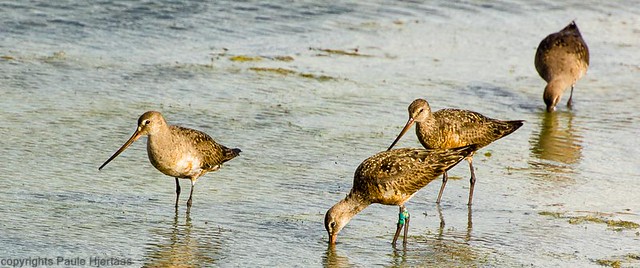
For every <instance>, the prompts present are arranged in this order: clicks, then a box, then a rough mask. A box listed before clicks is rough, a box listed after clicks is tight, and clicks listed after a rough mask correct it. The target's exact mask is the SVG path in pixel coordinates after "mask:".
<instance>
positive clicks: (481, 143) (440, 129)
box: [387, 99, 524, 205]
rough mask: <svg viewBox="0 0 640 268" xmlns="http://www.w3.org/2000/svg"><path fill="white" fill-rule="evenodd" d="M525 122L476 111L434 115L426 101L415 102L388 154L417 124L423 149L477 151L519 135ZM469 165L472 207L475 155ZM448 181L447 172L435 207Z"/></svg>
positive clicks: (447, 111) (447, 112)
mask: <svg viewBox="0 0 640 268" xmlns="http://www.w3.org/2000/svg"><path fill="white" fill-rule="evenodd" d="M523 122H524V121H523V120H514V121H501V120H497V119H493V118H489V117H486V116H484V115H482V114H479V113H476V112H473V111H467V110H459V109H442V110H439V111H436V112H434V113H432V112H431V107H429V103H428V102H427V101H426V100H424V99H416V100H414V101H413V102H412V103H411V105H409V120H408V121H407V124H405V126H404V128H403V129H402V131H401V132H400V134H399V135H398V137H397V138H396V139H395V140H394V141H393V143H392V144H391V146H389V149H387V150H391V148H393V146H394V145H395V144H396V143H397V142H398V141H399V140H400V138H402V135H404V134H405V133H406V132H407V131H408V130H409V129H410V128H411V126H412V125H413V124H414V123H415V124H416V125H417V126H416V135H417V136H418V140H420V143H422V146H424V148H427V149H449V148H456V147H460V146H465V145H470V144H476V145H477V147H476V149H480V148H482V147H485V146H487V145H489V144H490V143H492V142H494V141H495V140H497V139H500V138H502V137H504V136H507V135H509V134H511V133H512V132H514V131H516V130H517V129H518V128H520V127H521V126H522V124H523ZM467 162H469V170H470V171H471V179H470V183H471V186H470V188H469V203H468V204H469V205H471V201H472V200H473V188H474V186H475V183H476V175H475V173H474V171H473V153H471V154H470V155H469V156H468V157H467ZM448 179H449V177H448V175H447V172H444V175H443V176H442V186H441V187H440V192H439V193H438V200H437V201H436V203H440V199H441V198H442V192H443V191H444V187H445V185H446V184H447V180H448Z"/></svg>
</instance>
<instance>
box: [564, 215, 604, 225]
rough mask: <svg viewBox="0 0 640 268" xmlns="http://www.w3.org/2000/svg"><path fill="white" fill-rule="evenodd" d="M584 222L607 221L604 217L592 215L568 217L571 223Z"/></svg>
mask: <svg viewBox="0 0 640 268" xmlns="http://www.w3.org/2000/svg"><path fill="white" fill-rule="evenodd" d="M584 222H593V223H607V221H606V220H605V219H603V218H600V217H595V216H592V215H586V216H576V217H569V223H571V224H581V223H584Z"/></svg>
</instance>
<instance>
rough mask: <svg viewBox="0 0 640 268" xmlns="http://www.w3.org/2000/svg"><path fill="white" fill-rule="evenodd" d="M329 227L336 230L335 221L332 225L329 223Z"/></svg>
mask: <svg viewBox="0 0 640 268" xmlns="http://www.w3.org/2000/svg"><path fill="white" fill-rule="evenodd" d="M329 227H330V228H331V229H334V228H336V222H335V221H332V222H331V223H329Z"/></svg>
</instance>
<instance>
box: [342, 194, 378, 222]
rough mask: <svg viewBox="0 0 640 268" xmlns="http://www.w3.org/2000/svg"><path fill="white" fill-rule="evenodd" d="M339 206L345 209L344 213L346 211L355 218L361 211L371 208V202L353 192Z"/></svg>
mask: <svg viewBox="0 0 640 268" xmlns="http://www.w3.org/2000/svg"><path fill="white" fill-rule="evenodd" d="M339 204H340V206H341V207H342V208H343V209H344V211H346V212H347V213H348V214H350V215H351V217H353V216H355V215H356V214H358V213H359V212H360V211H362V210H363V209H365V208H366V207H367V206H369V205H370V204H371V202H367V200H366V199H365V198H364V197H363V196H362V195H360V194H357V193H353V192H351V193H349V194H348V195H347V197H345V198H344V199H343V200H342V201H340V202H339Z"/></svg>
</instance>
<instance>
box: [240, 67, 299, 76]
mask: <svg viewBox="0 0 640 268" xmlns="http://www.w3.org/2000/svg"><path fill="white" fill-rule="evenodd" d="M249 70H251V71H254V72H269V73H275V74H280V75H290V74H296V73H297V72H296V71H294V70H289V69H285V68H265V67H251V68H249Z"/></svg>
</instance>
